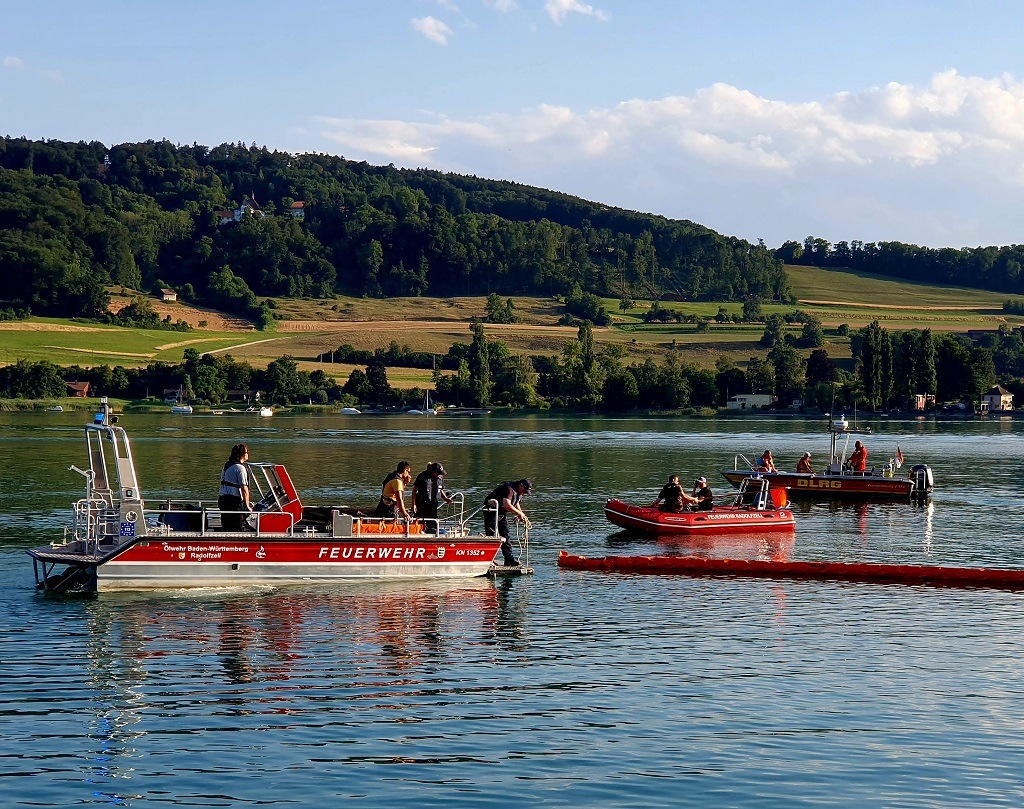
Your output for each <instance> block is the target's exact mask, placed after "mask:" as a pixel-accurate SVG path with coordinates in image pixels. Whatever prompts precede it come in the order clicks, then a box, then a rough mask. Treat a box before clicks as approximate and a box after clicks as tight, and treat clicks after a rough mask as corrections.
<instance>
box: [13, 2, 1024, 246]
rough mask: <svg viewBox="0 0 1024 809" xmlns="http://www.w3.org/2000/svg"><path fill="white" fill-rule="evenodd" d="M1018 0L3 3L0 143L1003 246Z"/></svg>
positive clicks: (930, 242) (1014, 135)
mask: <svg viewBox="0 0 1024 809" xmlns="http://www.w3.org/2000/svg"><path fill="white" fill-rule="evenodd" d="M1022 33H1024V2H1019V1H1018V0H1013V1H1010V0H1005V1H1004V0H974V1H973V2H970V3H968V2H964V0H956V2H949V1H947V0H927V1H926V0H921V1H920V2H905V1H904V0H888V1H887V2H874V0H864V1H863V2H858V0H844V1H843V2H833V0H814V1H813V2H812V1H810V0H808V1H806V2H805V0H757V1H754V0H750V1H749V2H748V0H714V1H712V0H703V2H691V1H690V0H674V1H673V0H592V2H584V1H583V0H337V1H336V2H327V0H302V2H294V3H288V2H282V0H278V1H277V2H273V3H271V2H268V1H267V0H247V2H245V3H210V2H197V1H196V0H175V2H173V3H157V2H153V1H152V0H93V2H88V3H83V2H80V0H32V1H31V2H25V0H0V134H5V135H10V136H12V137H21V136H24V137H28V138H32V139H39V138H47V139H50V138H52V139H58V140H71V141H79V140H84V141H93V140H98V141H101V142H103V143H106V144H108V145H113V144H116V143H125V142H134V141H141V140H150V139H152V140H161V139H167V140H169V141H171V142H173V143H179V144H192V143H200V144H204V145H207V146H214V145H217V144H219V143H224V142H239V141H242V142H245V143H247V144H248V143H256V144H257V145H261V146H267V147H268V148H271V149H277V150H281V151H287V152H293V153H301V152H321V153H329V154H334V155H338V156H341V157H345V158H348V159H351V160H362V161H366V162H368V163H371V164H375V165H386V164H394V165H395V166H397V167H408V168H417V167H422V168H430V169H437V170H440V171H446V172H455V173H458V174H470V175H475V176H477V177H484V178H489V179H504V180H512V181H515V182H520V183H525V184H529V185H535V186H540V187H542V188H548V189H552V190H555V191H561V192H565V193H568V194H573V195H576V196H579V197H582V198H585V199H589V200H593V201H596V202H601V203H604V204H607V205H614V206H619V207H623V208H627V209H631V210H636V211H642V212H645V213H654V214H660V215H663V216H666V217H669V218H672V219H689V220H692V221H694V222H697V223H699V224H701V225H705V226H707V227H710V228H712V229H714V230H716V231H718V232H720V233H724V234H727V235H731V236H738V237H740V238H744V239H748V240H750V241H757V240H758V239H761V240H763V241H764V242H765V244H767V245H768V246H769V247H773V248H774V247H778V246H779V245H781V244H782V243H783V242H785V241H789V240H795V241H798V242H803V241H804V239H805V238H807V237H809V236H813V237H815V238H822V239H826V240H827V241H829V242H831V243H836V242H839V241H848V242H849V241H855V240H857V241H862V242H875V241H900V242H906V243H910V244H918V245H923V246H930V247H974V246H979V245H1009V244H1018V243H1024V217H1022V210H1024V206H1022V201H1024V200H1022V196H1024V45H1022V38H1021V35H1022Z"/></svg>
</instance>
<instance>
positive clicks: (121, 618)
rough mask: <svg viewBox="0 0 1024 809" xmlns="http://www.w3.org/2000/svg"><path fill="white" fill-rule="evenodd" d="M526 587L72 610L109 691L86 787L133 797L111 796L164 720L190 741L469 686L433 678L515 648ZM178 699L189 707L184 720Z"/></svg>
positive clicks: (156, 595)
mask: <svg viewBox="0 0 1024 809" xmlns="http://www.w3.org/2000/svg"><path fill="white" fill-rule="evenodd" d="M524 582H525V580H524V579H520V578H512V577H501V578H500V579H499V580H497V581H495V580H492V579H489V578H479V579H464V580H458V581H457V582H452V581H447V582H443V581H436V582H435V581H427V582H415V583H410V582H367V583H357V584H352V585H348V586H346V587H345V588H344V589H343V590H340V589H338V588H336V587H327V586H324V587H317V586H315V585H314V586H310V587H308V588H305V587H289V588H285V589H282V590H273V589H270V588H246V589H244V590H243V589H239V590H233V589H230V588H224V589H219V590H178V591H171V592H167V591H164V592H152V591H143V592H128V593H117V594H110V595H108V596H105V597H104V598H103V599H97V600H91V601H89V602H80V603H82V604H83V606H87V609H88V615H89V618H88V637H87V639H86V645H87V648H88V655H89V661H90V665H89V669H90V672H91V688H92V689H93V690H94V692H95V693H97V694H106V695H107V697H106V698H105V699H102V700H97V702H96V709H95V712H94V713H93V715H92V717H91V719H89V720H86V723H85V726H87V727H88V728H89V730H88V732H87V733H86V734H85V735H86V736H87V737H88V738H89V739H90V741H89V742H88V744H89V747H90V749H89V750H88V752H87V753H86V755H87V756H88V757H89V758H91V759H92V760H93V761H94V763H95V766H94V768H93V778H94V780H93V786H94V788H95V789H96V790H97V794H104V795H107V796H108V797H109V798H110V799H112V800H114V799H118V800H130V799H131V797H132V796H131V795H127V794H120V793H119V792H118V791H117V790H119V789H121V788H123V787H124V786H125V785H126V784H125V782H124V781H123V780H122V779H125V778H128V777H130V775H131V774H132V772H133V771H134V770H135V769H136V766H137V764H138V762H137V761H136V759H138V758H139V757H141V756H142V755H143V752H142V751H145V750H149V749H150V748H152V747H153V746H154V744H155V745H156V746H159V745H160V744H161V742H159V741H158V740H145V739H144V737H146V736H147V735H148V734H149V733H151V732H157V733H158V732H159V729H160V728H162V727H164V726H165V724H166V723H167V722H173V723H177V724H176V725H175V726H176V727H178V728H179V730H180V732H182V733H188V732H191V731H192V730H194V729H196V728H202V727H206V725H207V724H208V723H210V722H217V721H219V720H217V717H219V716H223V715H225V712H227V713H235V712H238V713H239V715H245V716H249V717H255V718H253V719H252V720H247V721H249V722H250V723H251V722H257V723H259V722H262V723H265V724H270V723H272V722H276V723H280V722H282V721H283V722H285V724H287V725H291V724H293V723H294V724H296V725H301V724H303V723H305V722H306V721H308V719H307V717H309V716H321V715H322V714H323V713H324V712H329V711H331V710H341V711H350V710H353V709H354V708H355V707H356V706H357V705H358V707H359V708H366V709H379V708H382V707H388V708H395V709H401V708H403V707H406V706H408V705H410V704H418V703H420V702H422V701H424V700H428V701H429V700H431V699H436V698H437V697H436V696H435V692H437V690H438V689H439V688H440V689H448V690H449V691H452V692H454V691H458V690H459V689H460V688H464V687H465V685H460V684H458V683H451V684H445V683H444V681H443V676H441V675H439V674H438V672H439V671H440V672H443V671H444V670H445V669H446V668H447V667H448V666H449V665H452V666H457V665H458V664H459V660H460V658H461V657H464V656H465V655H466V654H467V649H468V650H473V649H479V648H480V647H482V646H492V645H493V646H499V647H503V648H504V650H505V651H514V650H516V649H521V648H522V646H523V643H524V637H525V633H524V628H523V627H524V624H525V621H526V615H525V608H526V604H525V603H524V599H523V598H522V597H521V595H522V592H523V591H522V590H518V591H517V590H516V588H517V587H522V586H524ZM491 654H492V653H490V652H487V653H485V656H487V657H488V658H489V657H490V656H491ZM197 672H202V674H201V677H200V679H199V680H197V679H196V677H197ZM439 678H440V679H439ZM183 700H184V701H186V702H187V703H188V704H190V705H192V708H191V709H190V710H189V711H186V712H184V714H182V713H181V711H180V707H181V705H182V704H183V703H182V701H183ZM184 716H187V717H188V718H187V719H185V718H184ZM259 717H262V718H259ZM272 717H277V718H276V719H272ZM318 721H319V720H318ZM182 722H184V724H181V723H182ZM150 752H152V751H150ZM107 788H109V790H110V792H109V793H108V792H106V791H104V790H105V789H107Z"/></svg>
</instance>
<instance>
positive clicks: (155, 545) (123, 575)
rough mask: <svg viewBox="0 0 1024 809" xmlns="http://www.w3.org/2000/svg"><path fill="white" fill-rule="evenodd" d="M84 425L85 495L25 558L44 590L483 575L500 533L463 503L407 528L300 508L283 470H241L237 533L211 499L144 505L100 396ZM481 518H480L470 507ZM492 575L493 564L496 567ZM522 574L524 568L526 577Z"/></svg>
mask: <svg viewBox="0 0 1024 809" xmlns="http://www.w3.org/2000/svg"><path fill="white" fill-rule="evenodd" d="M102 402H103V403H102V405H101V410H100V412H98V413H97V414H96V416H95V418H94V420H93V422H92V423H91V424H88V425H87V426H86V427H85V437H86V444H87V448H88V454H89V467H88V469H87V470H83V469H78V468H77V467H72V469H73V470H75V471H77V472H79V473H80V474H82V475H83V476H84V477H85V497H83V498H82V499H81V500H79V501H78V502H77V503H75V505H74V524H73V526H71V527H69V528H66V529H65V536H64V538H63V539H62V540H61V541H59V542H54V543H53V544H51V545H47V546H44V547H39V548H31V549H29V550H28V551H27V553H28V554H29V555H30V556H31V557H32V560H33V566H34V568H35V577H36V583H37V586H38V587H39V588H41V589H47V590H84V591H92V590H96V591H108V590H135V589H151V588H181V587H197V586H226V585H240V584H255V583H261V584H283V583H295V582H310V581H332V580H339V581H340V580H365V579H407V578H425V577H430V578H433V577H465V576H483V575H485V574H487V573H488V572H489V571H491V570H492V563H493V560H494V557H495V555H496V554H497V552H498V549H499V545H500V542H501V537H499V536H494V535H486V534H473V533H471V531H470V528H469V519H470V518H471V517H474V516H475V515H476V514H477V513H478V512H473V513H472V514H469V515H466V514H465V508H464V503H465V498H464V497H463V496H462V495H461V493H459V494H456V495H455V504H454V507H453V508H452V511H451V513H452V516H450V517H446V518H441V519H437V520H414V521H410V522H406V521H397V520H390V519H380V518H376V517H370V516H367V515H365V514H362V513H361V512H359V511H358V510H356V509H351V508H346V507H342V506H320V507H308V506H303V504H302V502H301V500H300V498H299V495H298V492H297V491H296V489H295V486H294V485H293V483H292V480H291V477H290V476H289V474H288V471H287V469H285V467H284V466H283V465H281V464H274V463H250V464H248V469H249V472H250V488H251V490H252V495H253V500H257V498H258V502H257V503H256V504H255V506H254V510H253V512H252V513H247V514H246V515H245V517H244V523H245V525H244V529H245V530H241V531H223V530H221V515H222V512H221V511H220V510H219V509H218V508H217V506H216V503H203V502H200V501H193V502H176V501H170V500H162V501H159V502H158V503H157V507H156V508H151V507H149V506H148V505H147V503H146V502H145V501H144V500H143V496H142V492H141V491H140V489H139V482H138V478H137V477H136V472H135V463H134V460H133V458H132V452H131V445H130V442H129V439H128V435H127V433H126V432H125V430H124V429H123V428H122V427H119V426H117V425H116V422H117V418H116V417H112V416H111V415H110V408H109V406H108V404H107V401H106V399H105V398H104V399H103V400H102ZM478 511H479V510H478ZM499 569H500V568H499ZM526 572H528V571H526Z"/></svg>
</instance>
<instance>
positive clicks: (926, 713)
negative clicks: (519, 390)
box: [0, 413, 1024, 807]
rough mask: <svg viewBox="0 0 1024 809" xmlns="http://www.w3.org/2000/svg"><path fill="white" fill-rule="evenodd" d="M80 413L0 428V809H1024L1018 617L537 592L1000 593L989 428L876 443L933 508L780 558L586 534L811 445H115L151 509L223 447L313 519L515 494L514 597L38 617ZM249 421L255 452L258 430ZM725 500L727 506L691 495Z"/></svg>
mask: <svg viewBox="0 0 1024 809" xmlns="http://www.w3.org/2000/svg"><path fill="white" fill-rule="evenodd" d="M82 422H83V416H82V415H81V414H78V415H76V414H73V413H64V414H45V415H43V414H2V415H0V457H2V458H3V460H4V463H3V471H2V472H0V475H2V476H3V478H2V483H3V488H2V495H0V497H2V500H0V577H2V580H3V584H4V586H3V587H2V588H0V672H2V678H0V738H2V739H3V742H2V744H0V776H2V780H0V789H2V795H3V798H2V803H3V805H5V806H32V807H50V806H62V807H63V806H74V805H91V804H108V805H114V806H186V807H241V806H259V805H266V806H288V805H295V806H322V807H331V806H340V805H342V804H343V803H344V804H346V805H348V804H352V805H362V806H368V807H369V806H373V807H377V806H379V807H393V806H396V805H398V806H401V805H416V806H451V805H462V806H502V807H504V806H524V805H553V806H568V805H573V806H579V805H584V806H616V807H618V806H637V807H640V806H693V807H697V806H701V807H707V806H736V807H793V806H866V807H935V806H949V807H953V806H958V807H959V806H1008V807H1019V806H1021V805H1024V734H1022V731H1024V675H1022V659H1024V637H1022V632H1021V630H1022V627H1024V593H1018V592H1007V591H998V590H981V589H978V590H970V589H945V588H930V587H908V586H897V585H878V584H858V583H833V582H797V581H778V582H776V581H765V580H756V579H752V580H729V579H699V578H683V577H641V576H619V575H602V574H594V573H582V572H574V571H560V570H559V569H558V568H557V567H556V565H555V560H556V558H557V554H558V550H559V549H560V548H565V549H568V550H572V551H576V552H582V553H586V554H589V555H605V554H609V553H615V554H619V553H622V554H633V553H636V554H639V553H681V554H682V553H698V554H715V555H731V556H745V557H748V558H749V557H756V558H790V559H839V560H866V561H893V562H908V563H926V564H939V563H941V564H970V565H989V566H1001V567H1019V566H1024V538H1022V530H1021V529H1022V523H1024V515H1022V510H1021V507H1020V474H1021V471H1022V468H1024V440H1022V438H1021V434H1020V427H1019V425H1018V424H1017V423H1015V422H1012V421H1009V420H991V421H980V420H979V421H972V422H957V423H952V422H939V423H936V422H934V421H910V420H908V421H898V420H887V421H877V422H871V426H872V427H874V428H875V429H876V432H877V435H876V436H873V437H872V438H871V439H870V441H869V443H868V446H869V449H871V450H872V460H878V461H884V459H885V458H886V457H887V456H888V455H891V454H893V453H894V452H895V447H896V443H897V442H898V443H899V444H900V446H901V448H902V450H903V452H904V454H905V455H906V456H907V461H908V463H909V464H912V463H916V462H925V463H928V464H930V465H931V466H932V467H933V469H934V471H935V475H936V478H937V482H938V487H939V489H938V492H937V493H936V495H935V496H934V498H933V499H932V501H931V502H930V504H928V505H924V506H915V505H911V504H909V503H896V504H871V505H863V506H856V505H835V504H833V505H828V504H813V505H798V506H797V515H798V520H799V523H798V528H797V532H796V534H795V536H794V537H792V538H788V539H779V538H777V537H776V538H772V537H770V536H740V537H734V538H730V539H727V540H724V541H722V542H712V541H710V540H708V539H702V540H694V541H687V540H682V539H673V540H665V541H661V542H659V541H656V540H651V539H644V538H638V537H636V536H633V535H630V534H626V533H622V532H619V531H617V530H616V529H615V528H614V527H612V526H611V525H609V524H608V523H606V522H605V521H604V518H603V514H602V511H601V507H602V505H603V502H604V500H605V499H606V498H607V497H609V496H618V497H622V498H623V499H626V500H637V501H640V500H650V499H653V496H654V494H655V493H656V492H657V490H658V488H660V486H661V484H662V483H663V482H664V478H665V477H666V476H667V475H668V474H669V473H670V472H678V473H679V474H680V475H681V476H683V480H684V482H685V481H686V480H687V478H689V479H692V478H694V477H696V476H697V475H699V474H707V475H708V477H709V478H711V480H712V482H713V483H714V482H715V481H716V480H718V481H721V478H720V476H719V475H718V471H719V470H720V469H721V468H723V467H724V466H727V465H731V463H732V460H733V457H734V456H735V455H736V454H737V453H743V454H745V455H746V456H747V457H754V456H755V455H759V454H760V453H761V451H763V450H764V449H765V448H766V447H771V448H772V450H773V452H774V454H775V456H776V458H778V459H781V460H783V461H784V462H785V463H787V465H793V464H795V461H796V459H797V457H799V455H800V453H801V452H802V451H803V450H805V449H809V450H811V451H812V452H813V453H814V454H815V456H816V458H815V460H816V461H822V460H823V457H824V455H825V454H826V452H827V449H828V441H827V435H826V434H825V433H824V423H823V422H822V421H820V420H813V421H803V420H757V419H746V420H742V419H728V420H725V419H722V420H682V419H678V420H670V419H646V420H645V419H621V420H614V419H566V420H560V419H556V418H530V419H498V418H488V419H479V420H471V419H459V420H456V419H443V418H434V419H429V418H416V417H408V418H404V419H399V418H396V419H374V418H369V417H363V418H359V417H341V416H335V417H318V418H314V417H294V418H289V417H288V416H286V415H285V416H275V417H274V419H273V420H256V419H245V418H244V417H233V418H232V417H223V418H217V417H199V416H194V417H171V416H166V417H164V416H161V417H154V416H148V417H143V416H138V417H135V416H128V417H126V418H125V419H124V421H123V422H122V424H124V425H125V426H127V427H128V428H129V430H130V431H131V433H132V436H133V438H134V450H135V455H136V463H137V465H138V467H139V469H140V478H141V483H142V486H143V490H144V492H147V493H150V494H151V495H153V496H154V497H155V496H156V495H158V494H160V495H169V496H172V497H173V496H175V495H177V496H200V495H201V496H205V497H212V496H213V495H214V494H215V483H216V480H217V479H218V471H219V468H220V465H221V464H222V463H223V460H224V458H225V457H226V455H227V451H228V449H229V448H230V445H231V444H233V443H235V442H236V441H239V440H245V441H247V442H248V443H249V444H250V446H251V448H252V457H253V459H254V460H279V461H283V462H285V463H286V464H287V465H288V466H289V469H290V470H291V472H292V475H293V477H294V478H295V479H296V483H297V484H298V486H299V488H300V491H301V492H302V493H303V495H304V498H305V499H306V500H307V501H308V502H335V503H336V502H347V503H350V504H353V505H370V504H372V503H373V502H375V499H376V492H377V490H378V484H379V481H380V479H381V478H383V476H384V474H385V473H386V472H388V471H390V469H392V468H393V467H394V464H395V463H396V462H397V461H398V460H401V459H408V460H410V461H411V462H413V464H414V467H415V468H417V469H421V468H423V466H425V464H426V463H427V461H431V460H438V461H443V462H444V465H445V467H446V468H447V470H448V472H449V478H448V485H449V487H450V488H453V489H458V490H462V491H465V492H466V493H467V500H468V501H469V502H472V503H474V504H475V503H476V502H478V501H479V500H480V499H482V497H483V496H484V495H485V494H487V493H488V492H489V491H490V490H491V488H493V486H494V485H495V484H496V483H498V482H500V481H501V480H503V479H506V478H509V477H521V476H524V475H526V476H529V477H531V478H532V479H533V481H534V487H535V493H534V495H533V496H531V497H530V498H529V499H528V500H527V508H528V511H529V512H530V514H531V517H532V518H533V520H534V523H535V528H534V530H533V531H532V532H531V533H532V554H531V561H532V562H533V565H534V567H535V568H536V575H535V576H533V577H528V578H520V579H508V580H499V581H497V582H492V581H491V580H488V579H481V580H472V581H469V582H443V583H438V582H434V583H426V584H424V583H418V584H416V583H406V584H400V585H399V584H393V585H372V584H364V585H354V586H338V585H335V586H329V587H325V586H315V587H314V586H309V587H298V588H277V589H275V588H245V589H222V590H212V591H201V592H199V591H174V592H168V593H142V594H112V595H103V596H100V597H98V598H91V599H88V598H87V599H83V598H63V599H62V598H53V597H46V596H43V595H41V594H38V593H36V592H35V591H34V590H33V587H32V585H33V580H32V571H31V567H32V566H31V561H30V560H29V559H28V557H27V556H25V555H24V553H23V549H24V548H26V547H29V546H32V545H36V544H43V543H45V542H48V541H49V540H50V539H51V538H53V537H54V536H56V535H59V533H60V530H61V528H62V526H63V525H64V524H65V523H66V521H67V517H68V514H69V504H70V503H71V502H72V501H73V500H75V499H76V498H77V497H79V496H80V494H81V491H82V478H81V477H80V476H79V475H77V474H75V473H74V472H69V471H68V466H69V465H70V464H72V463H74V464H77V465H79V466H80V465H82V463H83V461H84V460H85V459H84V457H83V447H84V442H83V439H82V437H81V430H80V427H81V424H82ZM271 422H272V423H271ZM717 489H718V490H719V491H725V489H726V486H725V484H724V481H722V482H720V483H719V484H718V486H717Z"/></svg>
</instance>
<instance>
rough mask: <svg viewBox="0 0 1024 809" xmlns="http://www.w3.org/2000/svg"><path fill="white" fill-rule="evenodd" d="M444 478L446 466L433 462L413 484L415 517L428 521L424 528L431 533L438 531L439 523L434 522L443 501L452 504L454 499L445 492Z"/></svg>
mask: <svg viewBox="0 0 1024 809" xmlns="http://www.w3.org/2000/svg"><path fill="white" fill-rule="evenodd" d="M444 476H445V471H444V466H442V465H441V464H439V463H435V462H433V461H431V462H430V463H428V464H427V468H426V469H424V470H423V471H422V472H420V473H419V474H418V475H417V476H416V480H415V481H413V484H412V513H413V516H415V517H418V518H419V519H421V520H427V521H428V522H425V523H424V526H425V530H426V531H428V532H430V533H434V532H435V531H436V530H437V523H436V522H433V521H434V520H436V519H437V509H438V506H440V503H441V501H442V500H444V502H445V503H451V502H452V498H451V497H450V496H449V495H448V492H446V491H445V490H444Z"/></svg>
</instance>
